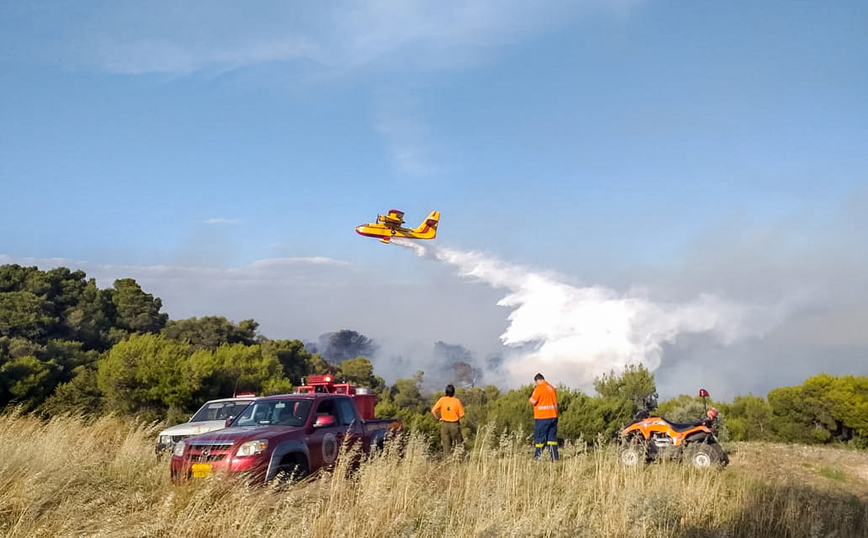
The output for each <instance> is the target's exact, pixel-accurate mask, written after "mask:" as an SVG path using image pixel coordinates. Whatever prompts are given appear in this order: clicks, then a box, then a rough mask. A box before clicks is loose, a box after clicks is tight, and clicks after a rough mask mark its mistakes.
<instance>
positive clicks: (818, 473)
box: [0, 414, 868, 538]
mask: <svg viewBox="0 0 868 538" xmlns="http://www.w3.org/2000/svg"><path fill="white" fill-rule="evenodd" d="M156 430H157V428H156V427H154V426H152V425H132V426H131V425H129V424H127V423H125V422H123V421H121V420H119V419H115V418H102V419H99V420H96V421H92V422H86V421H83V420H82V419H78V418H69V417H67V418H57V419H54V420H52V421H50V422H40V421H38V420H36V419H34V418H32V417H27V416H17V415H14V414H13V415H5V416H0V446H3V447H4V452H5V456H4V458H2V461H3V463H2V464H0V535H2V536H8V537H28V538H30V537H34V536H46V537H48V536H51V537H55V536H56V537H82V536H88V537H90V536H105V537H113V538H114V537H141V538H144V537H166V538H169V537H172V538H175V537H187V536H189V537H202V538H213V537H221V538H222V537H239V538H242V537H243V538H254V537H272V536H273V537H278V536H281V537H283V536H293V537H306V536H310V537H331V536H353V537H374V536H377V537H379V536H389V537H392V536H399V537H402V536H405V537H429V536H430V537H434V536H447V535H448V536H457V537H485V538H495V537H506V536H515V537H533V536H539V537H549V536H552V537H555V536H570V537H577V536H579V537H580V536H587V537H597V536H601V537H645V536H648V537H652V536H653V537H655V538H659V537H661V536H664V537H666V536H678V537H751V536H754V537H758V538H759V537H763V538H764V537H777V536H780V537H801V536H806V537H808V536H812V537H813V536H835V537H838V538H841V537H864V536H866V535H868V506H866V504H865V500H864V499H866V498H868V482H866V478H868V477H866V475H865V473H866V472H868V454H865V453H856V452H847V451H842V450H835V449H820V448H806V447H786V446H781V445H753V444H745V445H738V446H736V447H734V448H735V449H736V450H735V451H734V454H733V456H732V463H731V465H730V467H729V468H727V469H725V470H722V471H718V470H714V471H711V472H698V471H694V470H691V469H688V468H686V467H684V466H681V465H677V464H657V465H651V466H648V467H643V468H636V469H630V468H624V467H621V466H620V465H619V464H618V462H617V460H616V458H615V457H614V453H613V452H612V451H611V450H610V449H605V448H604V449H599V450H592V451H590V452H588V453H580V452H578V451H576V450H572V451H570V450H567V451H565V452H566V454H565V457H564V458H563V459H562V460H561V461H559V462H556V463H550V462H534V461H532V460H531V459H530V457H529V451H530V448H529V444H528V443H527V442H526V440H524V439H518V438H516V437H510V436H497V435H494V434H493V432H490V431H489V432H485V433H483V434H481V435H480V437H479V439H478V442H477V444H476V448H475V449H474V450H473V451H472V452H471V453H468V454H465V455H462V456H460V457H455V458H450V459H446V460H438V459H436V458H432V457H431V456H430V454H428V452H427V448H426V447H427V443H425V442H424V441H423V440H421V439H409V440H408V442H407V445H406V447H405V449H404V453H403V456H402V457H399V455H397V454H395V453H391V452H388V451H387V452H386V453H385V454H383V455H381V456H379V457H377V458H374V459H372V460H370V461H368V462H365V463H364V464H362V466H361V467H360V468H359V469H357V470H351V469H348V468H346V467H343V466H341V467H339V468H338V469H337V470H336V471H335V472H334V473H332V474H329V475H325V476H322V477H318V478H315V479H313V480H309V481H307V482H305V483H302V484H297V485H294V486H291V487H287V488H284V489H283V490H276V489H273V488H268V487H248V486H244V485H242V484H238V483H235V482H229V481H221V480H208V481H202V482H196V483H193V484H190V485H188V486H184V487H175V486H172V485H171V484H170V482H169V479H168V475H169V472H168V463H167V462H166V461H157V460H156V459H155V458H154V456H153V443H154V436H155V435H156V433H157V431H156ZM342 461H348V459H344V460H342Z"/></svg>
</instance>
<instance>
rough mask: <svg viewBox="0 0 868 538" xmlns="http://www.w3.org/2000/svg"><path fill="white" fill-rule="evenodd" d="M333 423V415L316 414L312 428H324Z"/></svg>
mask: <svg viewBox="0 0 868 538" xmlns="http://www.w3.org/2000/svg"><path fill="white" fill-rule="evenodd" d="M334 425H335V417H333V416H331V415H318V416H317V417H316V420H315V421H314V423H313V427H314V428H324V427H328V426H334Z"/></svg>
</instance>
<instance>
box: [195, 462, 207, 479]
mask: <svg viewBox="0 0 868 538" xmlns="http://www.w3.org/2000/svg"><path fill="white" fill-rule="evenodd" d="M192 471H193V476H194V477H195V478H208V477H209V476H211V464H210V463H194V464H193V468H192Z"/></svg>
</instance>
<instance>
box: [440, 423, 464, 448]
mask: <svg viewBox="0 0 868 538" xmlns="http://www.w3.org/2000/svg"><path fill="white" fill-rule="evenodd" d="M440 442H441V443H442V444H443V453H444V454H449V453H450V452H452V448H453V447H455V446H458V445H460V444H462V443H464V438H463V437H461V425H460V424H459V423H458V422H441V423H440Z"/></svg>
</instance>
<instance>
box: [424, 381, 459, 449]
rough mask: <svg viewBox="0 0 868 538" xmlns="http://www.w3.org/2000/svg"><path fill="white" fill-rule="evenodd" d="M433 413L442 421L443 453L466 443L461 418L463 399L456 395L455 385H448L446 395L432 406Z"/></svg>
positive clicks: (441, 438) (441, 440)
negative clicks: (462, 432) (462, 433)
mask: <svg viewBox="0 0 868 538" xmlns="http://www.w3.org/2000/svg"><path fill="white" fill-rule="evenodd" d="M431 413H432V414H433V415H434V417H435V418H436V419H437V420H439V421H440V442H441V443H442V444H443V453H444V454H449V453H450V452H452V449H453V447H455V446H458V445H460V444H463V443H464V438H462V437H461V425H460V424H459V422H458V421H459V420H461V418H462V417H463V416H464V407H462V405H461V400H459V399H458V398H456V397H455V387H453V386H452V385H446V396H443V397H441V398H440V399H439V400H437V403H435V404H434V407H432V408H431Z"/></svg>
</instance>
